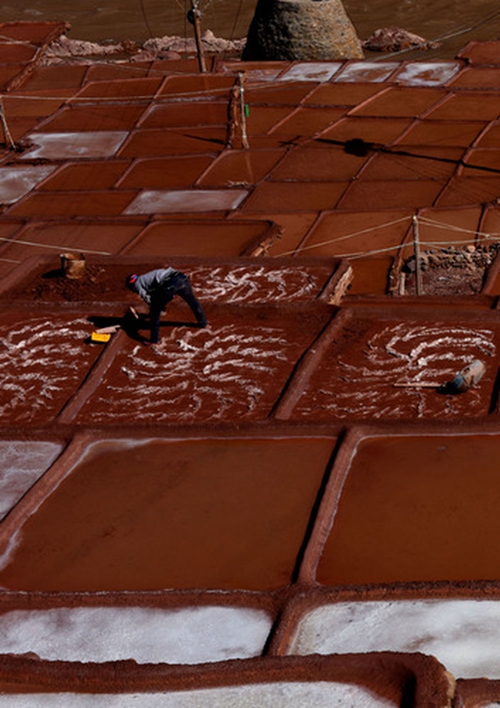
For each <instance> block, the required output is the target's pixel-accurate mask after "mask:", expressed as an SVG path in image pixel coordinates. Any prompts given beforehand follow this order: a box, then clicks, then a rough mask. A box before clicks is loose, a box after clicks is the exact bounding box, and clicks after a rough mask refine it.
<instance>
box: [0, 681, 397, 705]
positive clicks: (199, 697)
mask: <svg viewBox="0 0 500 708" xmlns="http://www.w3.org/2000/svg"><path fill="white" fill-rule="evenodd" d="M69 706H71V708H139V706H140V708H207V706H210V708H255V707H256V706H259V707H260V708H395V706H396V703H394V702H393V701H388V700H387V699H382V698H379V697H378V696H376V695H375V694H373V693H371V691H368V690H367V689H364V688H360V687H359V686H354V685H351V684H340V683H327V682H325V681H318V682H315V683H284V682H283V683H270V684H265V685H263V684H260V685H259V684H255V685H246V686H230V687H227V688H211V689H204V690H199V691H185V692H180V693H140V694H137V693H135V694H121V695H103V694H101V695H87V694H83V695H82V694H76V693H47V694H33V695H19V694H17V695H16V694H14V695H3V696H0V708H46V707H47V708H68V707H69Z"/></svg>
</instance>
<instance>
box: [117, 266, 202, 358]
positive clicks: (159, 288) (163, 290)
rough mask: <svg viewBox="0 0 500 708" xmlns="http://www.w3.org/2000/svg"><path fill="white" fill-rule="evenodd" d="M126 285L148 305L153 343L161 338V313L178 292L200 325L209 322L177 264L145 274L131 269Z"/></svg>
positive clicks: (185, 276)
mask: <svg viewBox="0 0 500 708" xmlns="http://www.w3.org/2000/svg"><path fill="white" fill-rule="evenodd" d="M126 286H127V288H128V289H129V290H132V291H133V292H134V293H137V294H138V295H140V296H141V297H142V299H143V300H144V302H146V303H147V304H148V305H149V318H150V327H151V339H150V342H151V344H156V343H157V342H159V340H160V317H161V313H162V311H163V310H164V309H165V307H166V306H167V305H168V303H169V302H170V301H171V300H172V299H173V297H174V296H175V295H179V297H181V298H182V299H183V300H184V301H185V302H186V303H187V304H188V305H189V307H190V308H191V310H192V312H193V314H194V316H195V317H196V321H197V323H198V324H199V326H200V327H206V325H207V318H206V316H205V313H204V312H203V308H202V306H201V305H200V303H199V302H198V300H197V299H196V297H195V296H194V293H193V289H192V287H191V283H190V282H189V278H188V277H187V275H184V273H180V272H179V271H178V270H175V268H170V267H168V268H157V269H156V270H151V271H150V272H149V273H144V275H137V273H132V274H131V275H129V276H128V277H127V280H126Z"/></svg>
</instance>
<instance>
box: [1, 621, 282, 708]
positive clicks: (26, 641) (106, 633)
mask: <svg viewBox="0 0 500 708" xmlns="http://www.w3.org/2000/svg"><path fill="white" fill-rule="evenodd" d="M271 624H272V620H271V617H270V616H269V615H268V614H267V613H266V612H264V611H261V610H253V609H249V608H233V607H186V608H182V609H169V610H166V609H159V608H143V607H120V608H111V607H80V608H75V609H72V608H66V607H63V608H55V609H50V610H15V611H12V612H7V613H6V614H3V615H0V653H12V654H23V653H25V652H35V653H36V654H38V656H39V657H40V658H41V659H48V660H62V661H83V662H87V661H93V662H101V661H116V660H121V659H135V661H137V662H138V663H163V662H165V663H172V664H197V663H202V662H210V661H223V660H226V659H243V658H250V657H254V656H258V655H260V654H261V652H262V650H263V648H264V644H265V642H266V639H267V636H268V634H269V632H270V630H271ZM71 705H73V704H71Z"/></svg>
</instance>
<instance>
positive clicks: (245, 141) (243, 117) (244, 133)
mask: <svg viewBox="0 0 500 708" xmlns="http://www.w3.org/2000/svg"><path fill="white" fill-rule="evenodd" d="M238 86H239V89H240V113H241V142H242V144H243V147H244V149H245V150H248V148H249V147H250V146H249V144H248V136H247V115H246V105H245V89H244V87H243V72H242V71H239V72H238Z"/></svg>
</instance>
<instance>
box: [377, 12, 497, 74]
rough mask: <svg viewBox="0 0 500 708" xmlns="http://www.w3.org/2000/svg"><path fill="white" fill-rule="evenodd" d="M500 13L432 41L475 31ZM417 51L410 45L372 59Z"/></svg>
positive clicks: (494, 13)
mask: <svg viewBox="0 0 500 708" xmlns="http://www.w3.org/2000/svg"><path fill="white" fill-rule="evenodd" d="M499 15H500V10H495V11H494V12H492V13H490V14H489V15H487V16H486V17H483V18H482V19H481V20H479V21H478V22H476V23H475V24H473V25H465V26H461V27H459V28H458V29H456V30H453V31H452V32H450V33H449V34H445V35H442V36H440V37H435V38H433V39H432V40H430V41H431V42H446V41H447V40H448V39H453V38H454V37H459V36H460V35H462V34H468V33H469V32H473V31H474V30H475V29H478V27H482V26H483V25H485V24H487V23H488V22H491V21H492V20H494V19H495V18H496V17H497V16H499ZM412 51H415V47H408V48H405V49H400V50H399V51H398V52H391V53H390V54H389V55H388V56H380V57H375V58H374V59H373V60H372V61H383V60H384V59H387V58H389V59H392V57H397V56H400V55H401V54H408V52H412Z"/></svg>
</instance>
